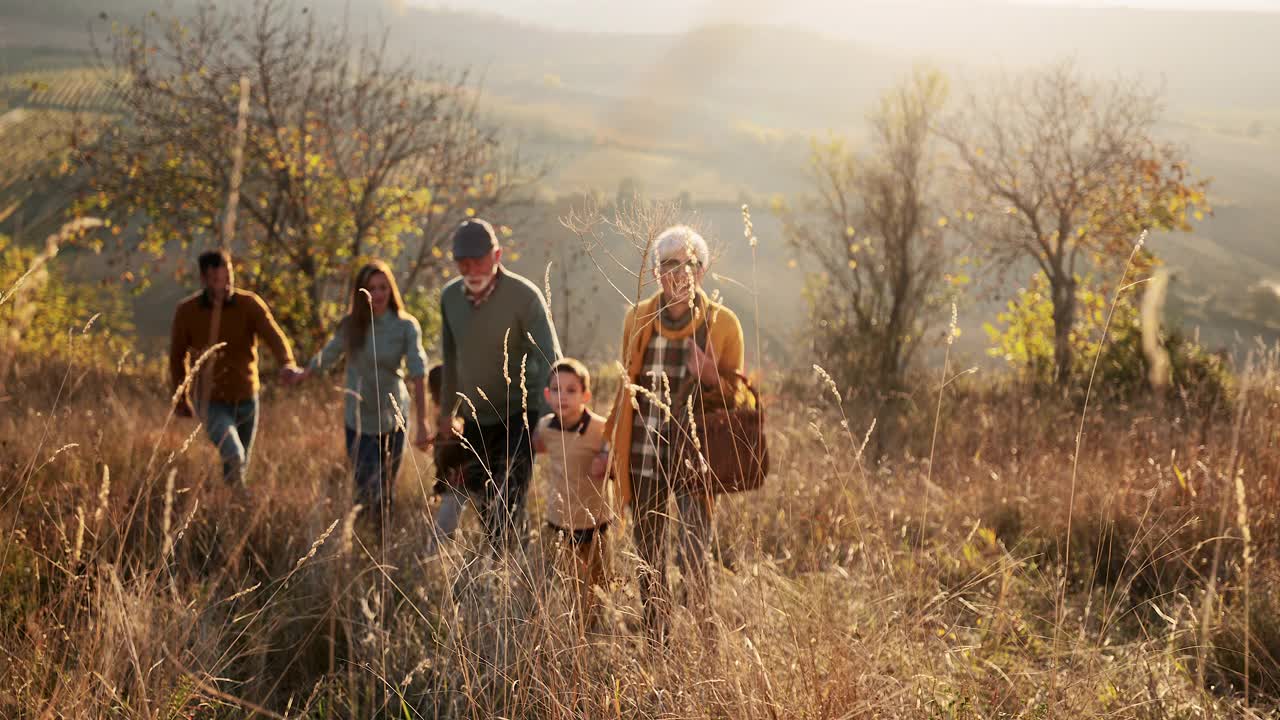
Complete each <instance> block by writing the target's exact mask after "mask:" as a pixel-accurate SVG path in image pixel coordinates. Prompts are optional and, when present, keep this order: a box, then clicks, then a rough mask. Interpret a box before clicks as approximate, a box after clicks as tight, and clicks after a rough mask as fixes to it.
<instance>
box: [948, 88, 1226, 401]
mask: <svg viewBox="0 0 1280 720" xmlns="http://www.w3.org/2000/svg"><path fill="white" fill-rule="evenodd" d="M1160 110H1161V103H1160V95H1159V93H1157V92H1154V91H1152V90H1149V89H1147V88H1145V87H1143V86H1142V84H1141V83H1139V82H1136V81H1129V80H1123V79H1121V80H1115V81H1111V82H1101V81H1095V80H1092V79H1089V78H1087V77H1085V76H1083V75H1082V74H1081V73H1080V71H1079V70H1078V69H1077V68H1076V67H1075V66H1074V65H1072V64H1071V63H1061V64H1058V65H1054V66H1051V67H1049V68H1047V69H1044V70H1040V71H1036V72H1031V73H1028V74H1024V75H1020V76H1016V77H1013V78H1006V79H1005V80H1004V81H1003V82H1000V83H993V84H991V85H990V86H989V87H988V89H987V90H985V91H984V92H982V93H981V94H979V93H974V94H971V95H970V96H969V97H968V99H967V102H966V103H965V104H964V105H963V107H962V108H961V109H960V110H959V111H958V112H957V113H955V114H954V115H953V116H952V117H950V118H948V119H947V120H946V121H945V122H943V123H941V124H940V126H939V132H940V134H941V135H942V137H944V138H945V139H946V140H947V141H948V144H949V146H950V147H951V149H952V150H954V153H955V159H956V161H957V163H956V164H957V176H958V179H959V180H960V187H961V188H962V191H963V192H964V194H965V195H967V203H968V205H969V210H970V211H971V212H973V213H974V215H975V220H974V222H973V223H970V224H966V225H965V227H966V228H967V230H968V232H969V233H970V234H971V237H972V239H973V240H974V243H975V245H976V246H977V250H978V251H979V253H981V254H983V255H985V256H987V257H988V258H989V259H990V260H992V261H994V264H995V265H997V266H1003V267H1011V266H1013V265H1014V264H1016V263H1018V262H1022V261H1027V260H1030V261H1033V262H1035V263H1036V266H1037V267H1038V268H1039V270H1040V272H1041V273H1043V275H1044V279H1045V281H1046V285H1047V286H1048V294H1049V298H1050V300H1051V302H1052V307H1053V346H1054V374H1053V376H1054V382H1055V384H1057V385H1058V386H1065V385H1066V384H1067V383H1068V382H1069V380H1070V375H1071V371H1072V367H1073V363H1074V359H1073V355H1074V353H1075V349H1074V348H1075V346H1074V344H1073V342H1072V332H1073V328H1074V326H1075V324H1076V315H1077V307H1078V304H1079V300H1078V292H1077V290H1078V285H1079V280H1078V278H1079V277H1080V276H1082V275H1086V274H1089V273H1091V272H1099V271H1103V270H1106V269H1108V268H1109V267H1114V266H1117V265H1118V264H1120V263H1124V262H1127V259H1128V258H1129V257H1130V256H1131V255H1132V256H1135V257H1136V258H1137V259H1138V260H1139V261H1146V260H1148V259H1149V256H1145V255H1142V254H1140V253H1139V254H1135V253H1133V250H1134V247H1135V244H1136V243H1137V240H1138V237H1139V235H1140V234H1141V233H1142V231H1143V230H1188V229H1190V220H1191V219H1192V218H1193V217H1199V216H1201V214H1202V213H1203V212H1204V211H1205V210H1206V209H1207V205H1206V203H1205V190H1206V186H1207V181H1205V180H1199V179H1194V178H1192V177H1191V173H1190V171H1189V170H1188V167H1187V161H1186V158H1185V156H1184V154H1183V152H1182V151H1181V150H1180V149H1179V148H1178V147H1176V146H1174V145H1172V144H1170V143H1163V142H1160V141H1158V140H1157V139H1156V138H1155V124H1156V122H1157V120H1158V119H1159V117H1160Z"/></svg>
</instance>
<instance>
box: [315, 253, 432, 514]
mask: <svg viewBox="0 0 1280 720" xmlns="http://www.w3.org/2000/svg"><path fill="white" fill-rule="evenodd" d="M344 356H345V357H346V359H347V373H346V393H345V395H346V403H345V405H346V408H345V413H344V415H345V423H346V431H347V432H346V434H347V455H348V457H350V458H351V462H352V465H353V466H354V471H355V482H356V501H357V502H359V503H361V504H362V505H364V507H365V508H366V509H369V508H378V512H379V515H378V517H377V520H378V521H383V520H385V519H386V518H387V517H389V516H390V512H391V505H392V503H391V500H392V487H393V486H394V484H395V478H396V474H397V473H398V472H399V470H400V459H401V457H402V456H403V454H404V444H405V432H406V430H412V431H413V444H414V446H416V447H418V448H420V449H423V450H425V449H427V448H428V447H430V445H431V435H432V433H431V432H430V431H429V429H428V428H427V407H426V404H425V401H426V394H425V388H424V378H425V377H426V374H427V356H426V353H425V352H424V351H423V349H422V329H421V327H419V325H418V321H417V319H415V318H414V317H413V316H412V315H410V314H409V313H408V312H406V311H405V309H404V301H403V300H402V299H401V297H400V289H399V288H398V287H396V281H395V277H394V276H393V275H392V274H391V268H390V267H388V266H387V264H386V263H384V262H381V261H377V260H375V261H373V262H370V263H369V264H367V265H365V266H364V267H362V268H360V272H358V273H356V277H355V282H354V283H353V285H352V290H351V310H350V312H349V313H348V314H347V316H346V317H344V318H343V319H342V320H341V322H339V323H338V327H337V330H336V331H335V332H334V333H333V337H332V338H330V339H329V342H328V343H327V344H325V346H324V349H322V350H321V351H320V352H319V353H317V354H316V356H315V357H313V358H312V359H311V362H310V363H309V364H308V365H307V374H308V375H311V374H314V373H317V372H324V371H326V370H328V369H330V368H332V367H333V365H334V364H335V363H337V362H338V360H339V359H340V358H342V357H344ZM406 378H407V379H408V383H407V384H406ZM410 391H412V404H413V414H414V421H413V423H412V424H411V425H410V424H408V423H409V420H408V417H407V413H408V409H409V404H410V394H411V393H410ZM393 399H394V402H393ZM406 425H407V427H406Z"/></svg>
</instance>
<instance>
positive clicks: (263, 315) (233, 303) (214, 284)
mask: <svg viewBox="0 0 1280 720" xmlns="http://www.w3.org/2000/svg"><path fill="white" fill-rule="evenodd" d="M199 263H200V281H201V284H202V285H203V286H204V289H203V290H201V291H200V292H198V293H196V294H195V295H192V296H190V297H188V298H187V299H185V300H183V301H182V302H181V303H179V304H178V309H177V310H176V311H175V312H174V314H173V333H172V337H171V341H170V344H169V377H170V381H171V382H172V383H173V387H174V388H175V389H176V388H178V387H179V386H181V385H182V383H183V382H184V381H185V380H186V376H187V367H188V363H194V362H195V361H196V359H197V358H198V357H199V356H200V355H201V354H202V353H203V352H204V351H205V350H206V349H207V348H208V347H209V346H210V342H209V341H210V337H209V336H210V330H211V327H212V325H213V315H214V312H213V311H214V304H215V303H218V304H221V306H222V309H221V311H220V312H219V313H218V337H217V338H216V342H223V343H226V346H225V347H223V348H222V349H221V350H219V351H218V353H217V355H216V356H214V357H213V358H211V359H209V360H206V361H205V363H206V366H205V368H204V369H202V370H201V371H200V374H201V376H202V377H198V378H195V380H196V382H194V383H192V385H191V391H190V393H189V394H190V396H191V397H195V398H205V397H207V398H209V406H208V407H207V408H200V411H201V412H202V413H203V414H204V417H203V420H204V425H205V432H206V433H208V435H209V439H210V440H211V441H212V442H213V444H214V446H215V447H217V448H218V454H219V455H221V456H222V475H223V478H224V479H225V480H226V481H227V482H228V483H233V484H237V483H242V482H243V481H244V474H245V470H246V469H247V467H248V463H249V451H250V449H251V448H252V446H253V436H254V434H255V433H256V432H257V428H258V389H259V387H260V384H259V381H258V340H259V339H262V340H263V341H264V342H265V343H266V344H267V347H269V348H270V349H271V353H272V354H273V355H275V357H276V361H277V362H279V364H280V367H281V369H280V375H281V379H282V380H283V381H284V382H285V383H293V382H294V381H296V380H297V379H298V377H299V376H300V375H301V373H302V371H301V369H300V368H298V366H297V365H295V364H294V361H293V351H292V350H291V349H290V348H289V340H288V339H287V338H286V337H285V336H284V332H283V331H281V330H280V326H279V325H277V324H276V321H275V318H274V317H272V315H271V310H270V309H268V308H267V304H266V303H265V302H263V301H262V298H260V297H258V296H257V295H255V294H253V293H251V292H249V291H248V290H241V289H239V288H237V287H235V285H234V278H233V275H232V272H231V256H230V255H228V254H227V253H226V252H224V251H220V250H214V251H210V252H206V253H204V254H202V255H201V256H200V259H199ZM208 363H212V368H213V372H212V373H209V372H207V370H208V369H209V366H208ZM203 382H209V383H211V387H207V388H206V387H205V386H203V385H202V384H201V383H203ZM176 413H177V414H178V415H180V416H183V417H191V416H192V415H194V414H195V412H194V411H193V410H192V408H191V406H190V404H189V403H188V402H187V400H186V398H185V397H183V398H181V399H179V401H178V407H177V408H176Z"/></svg>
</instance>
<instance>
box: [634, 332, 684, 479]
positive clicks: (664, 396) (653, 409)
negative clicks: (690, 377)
mask: <svg viewBox="0 0 1280 720" xmlns="http://www.w3.org/2000/svg"><path fill="white" fill-rule="evenodd" d="M684 376H685V341H684V340H670V339H668V338H666V337H664V336H663V335H662V333H659V332H655V333H654V334H653V337H652V339H650V340H649V346H648V347H646V348H645V351H644V365H643V367H642V368H641V371H640V377H639V378H638V379H637V382H636V384H637V385H639V386H641V387H643V388H645V389H647V390H649V391H650V392H652V393H653V394H654V395H655V396H657V397H658V399H660V400H661V402H662V404H663V405H666V406H668V407H670V406H671V404H672V403H673V402H674V401H675V398H674V397H673V393H675V392H676V390H677V389H678V388H679V387H680V384H681V382H682V381H683V380H684ZM636 402H637V404H638V405H639V406H640V408H639V411H638V412H636V413H634V414H633V415H632V421H631V422H632V430H631V476H632V477H633V478H652V477H655V476H657V475H658V473H659V472H662V473H666V472H669V471H670V468H669V467H668V466H669V465H670V463H671V447H672V445H671V441H672V439H673V438H674V437H675V432H674V431H675V429H676V427H675V425H674V423H675V422H676V420H675V419H674V418H669V417H668V416H667V412H666V411H664V410H663V409H662V408H661V407H659V406H658V404H657V403H655V402H653V401H652V400H651V399H650V398H649V396H648V395H646V394H644V393H641V392H637V393H636Z"/></svg>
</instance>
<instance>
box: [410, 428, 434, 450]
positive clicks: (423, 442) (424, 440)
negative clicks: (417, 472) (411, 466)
mask: <svg viewBox="0 0 1280 720" xmlns="http://www.w3.org/2000/svg"><path fill="white" fill-rule="evenodd" d="M434 441H435V439H434V438H433V437H431V431H430V429H429V428H427V422H426V421H425V420H423V421H421V422H419V423H418V428H417V430H416V431H415V432H414V434H413V446H414V447H416V448H418V449H419V450H422V451H423V452H426V451H427V450H430V449H431V444H432V443H433V442H434Z"/></svg>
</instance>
